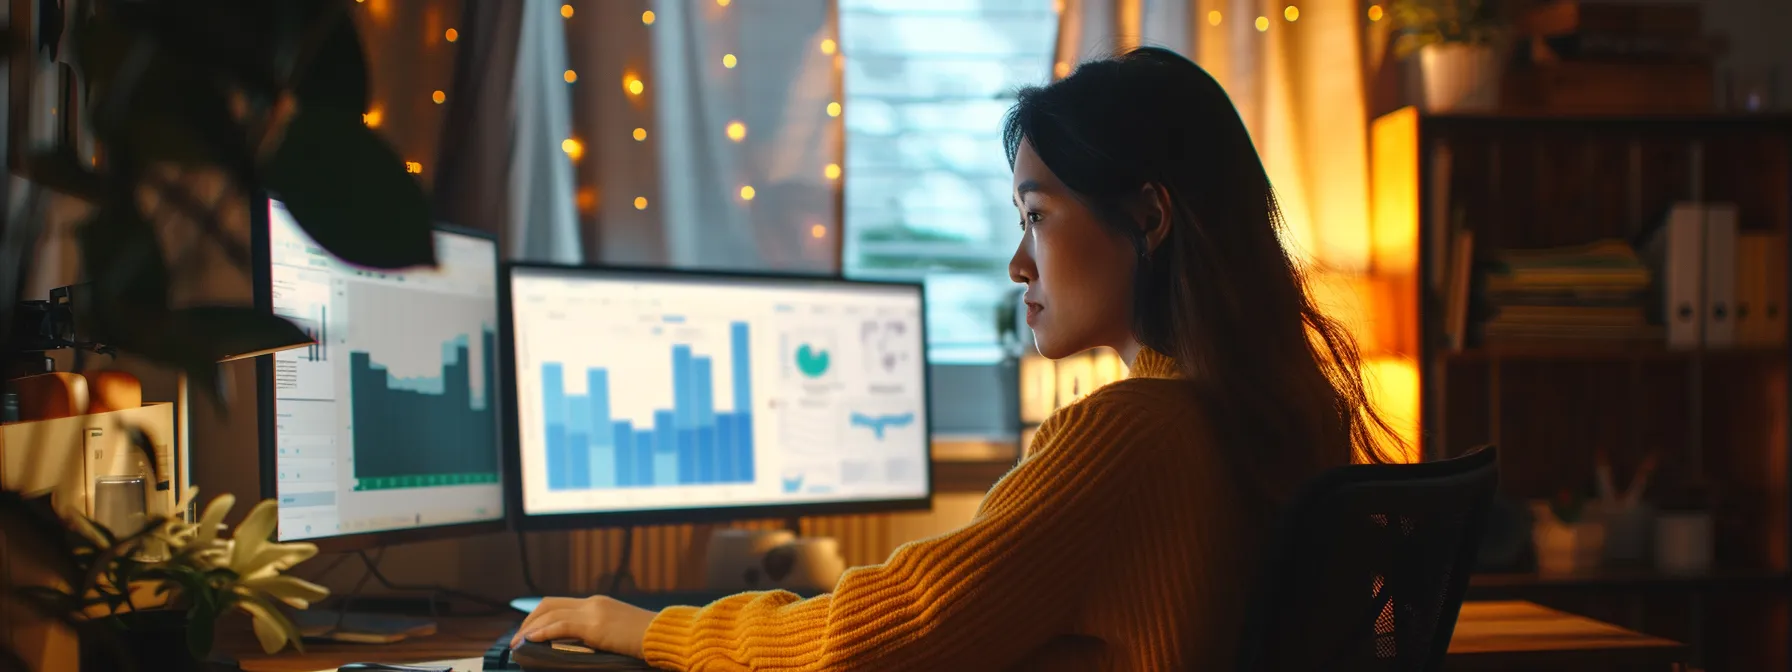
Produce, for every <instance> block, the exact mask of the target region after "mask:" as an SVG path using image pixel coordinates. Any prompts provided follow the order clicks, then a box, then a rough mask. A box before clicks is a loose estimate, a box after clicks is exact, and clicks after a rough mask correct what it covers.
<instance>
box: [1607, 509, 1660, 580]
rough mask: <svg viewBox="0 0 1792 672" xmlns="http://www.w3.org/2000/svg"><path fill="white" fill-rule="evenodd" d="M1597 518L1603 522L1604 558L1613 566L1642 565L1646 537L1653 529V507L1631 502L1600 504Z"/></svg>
mask: <svg viewBox="0 0 1792 672" xmlns="http://www.w3.org/2000/svg"><path fill="white" fill-rule="evenodd" d="M1597 514H1598V518H1599V519H1600V520H1602V521H1604V523H1605V560H1606V562H1607V563H1609V564H1611V565H1616V566H1624V565H1642V564H1645V563H1647V562H1648V561H1649V551H1650V550H1651V548H1652V546H1651V544H1650V537H1652V536H1654V535H1653V532H1654V531H1655V509H1654V507H1651V506H1649V505H1648V504H1643V503H1640V502H1639V503H1635V504H1630V505H1617V506H1606V507H1602V508H1601V509H1600V510H1599V511H1597Z"/></svg>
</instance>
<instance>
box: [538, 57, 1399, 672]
mask: <svg viewBox="0 0 1792 672" xmlns="http://www.w3.org/2000/svg"><path fill="white" fill-rule="evenodd" d="M1004 135H1005V140H1006V143H1007V149H1008V157H1009V161H1010V164H1011V165H1012V166H1013V169H1014V203H1015V207H1016V208H1017V209H1018V211H1019V217H1018V220H1019V224H1020V231H1021V242H1020V246H1019V248H1018V249H1017V250H1015V253H1014V257H1013V259H1012V260H1011V261H1010V262H1009V266H1008V269H1009V274H1010V275H1011V276H1012V277H1013V279H1014V281H1015V282H1018V283H1023V284H1025V285H1026V287H1027V291H1026V295H1025V301H1026V305H1027V323H1028V324H1029V325H1031V326H1032V328H1033V333H1034V339H1035V343H1036V344H1037V345H1038V348H1039V351H1040V352H1041V353H1042V354H1044V355H1045V356H1047V357H1053V358H1059V357H1065V356H1068V355H1072V354H1075V353H1078V352H1081V351H1084V350H1087V349H1089V348H1094V347H1100V346H1106V347H1110V348H1113V349H1115V350H1116V351H1118V352H1119V353H1120V355H1121V356H1122V357H1123V358H1125V360H1126V361H1127V363H1128V365H1129V366H1130V367H1131V376H1130V377H1129V378H1128V379H1127V380H1125V381H1122V382H1118V383H1114V384H1112V385H1109V386H1107V387H1104V388H1102V389H1100V390H1098V391H1096V392H1094V393H1093V394H1091V395H1089V396H1088V397H1087V398H1085V399H1084V400H1082V401H1080V402H1078V403H1076V404H1072V405H1070V406H1069V407H1067V408H1065V409H1063V410H1061V411H1059V412H1058V413H1057V414H1055V415H1054V416H1053V417H1052V418H1051V419H1050V420H1049V421H1047V422H1046V423H1045V425H1044V426H1042V427H1041V428H1040V429H1039V431H1038V433H1037V434H1036V436H1035V438H1034V442H1033V444H1032V446H1031V448H1030V450H1029V451H1028V454H1027V456H1026V457H1025V458H1024V459H1023V460H1022V461H1021V463H1020V464H1019V465H1018V466H1016V467H1015V468H1014V470H1013V471H1011V472H1010V473H1009V474H1008V475H1007V476H1006V477H1004V478H1003V479H1002V481H1001V482H999V483H997V484H996V486H995V487H994V488H993V489H991V490H990V492H989V495H988V496H987V498H986V499H985V501H984V503H983V506H982V508H981V509H980V510H979V511H978V513H977V515H976V517H975V518H974V519H973V520H972V521H971V523H970V524H968V525H967V526H965V527H964V528H962V529H959V530H957V531H954V532H952V533H949V534H946V535H944V536H940V537H936V538H932V539H926V540H922V541H918V542H914V543H911V544H908V545H905V546H903V547H902V548H901V549H898V550H897V551H896V552H895V553H894V554H893V555H892V556H891V557H890V559H889V560H888V561H887V562H886V563H885V564H882V565H877V566H872V567H861V568H856V569H854V570H851V571H849V572H847V573H846V574H845V575H844V576H842V577H841V579H840V582H839V584H838V585H837V586H836V588H835V590H834V592H833V593H832V594H831V595H824V596H821V597H817V598H814V599H809V600H800V599H798V598H797V597H796V596H794V595H791V594H789V593H784V592H770V593H746V594H742V595H736V596H733V597H729V598H726V599H723V600H720V601H718V602H716V603H714V604H711V605H709V606H707V607H703V608H695V607H675V608H672V609H667V610H665V611H664V612H661V613H658V614H654V613H651V612H647V611H643V610H640V609H636V608H634V607H631V606H628V605H625V604H622V603H620V602H617V601H614V600H611V599H608V598H603V597H596V598H590V599H586V600H570V599H559V600H548V601H546V602H543V603H542V605H541V606H540V608H538V609H536V611H535V613H533V614H531V615H530V616H529V618H528V619H527V620H526V621H524V623H523V626H522V627H521V628H520V629H519V631H518V632H519V633H520V635H519V637H518V638H517V640H516V643H520V642H521V641H522V640H524V639H528V640H534V641H541V640H551V639H561V638H577V639H580V640H583V641H585V642H586V643H587V644H590V645H593V646H596V647H600V648H603V649H606V650H611V651H617V652H621V653H628V654H633V655H637V656H642V657H645V658H646V659H647V660H648V661H649V662H650V663H653V664H655V665H656V666H660V667H665V668H670V669H711V670H739V669H757V670H771V669H791V670H824V669H826V670H832V669H875V670H886V669H887V670H930V669H974V670H986V669H1028V670H1033V669H1052V668H1066V669H1111V670H1146V669H1150V670H1170V669H1223V668H1225V667H1229V666H1230V664H1231V662H1230V661H1231V660H1232V658H1233V655H1234V653H1235V650H1236V648H1237V643H1236V642H1237V641H1238V635H1239V632H1238V624H1239V621H1240V616H1239V615H1240V614H1242V613H1243V612H1244V605H1245V600H1246V595H1247V593H1248V592H1249V591H1250V590H1251V584H1252V583H1253V578H1254V573H1253V571H1252V569H1253V564H1254V560H1255V558H1256V556H1257V547H1258V546H1259V545H1260V542H1261V540H1260V539H1259V531H1260V530H1262V529H1264V528H1265V527H1267V524H1268V523H1269V522H1270V519H1271V517H1272V516H1273V515H1274V511H1275V509H1276V505H1277V504H1278V503H1280V502H1283V501H1285V500H1286V499H1287V498H1288V497H1290V496H1291V495H1292V493H1293V490H1294V489H1295V488H1297V487H1298V486H1299V485H1300V484H1302V483H1303V482H1305V481H1306V480H1308V479H1310V478H1312V477H1314V476H1315V475H1317V474H1319V473H1320V472H1321V471H1323V470H1325V469H1328V468H1331V467H1336V466H1340V465H1344V464H1347V463H1350V462H1351V461H1352V458H1353V457H1356V458H1359V459H1362V460H1365V461H1376V462H1380V461H1385V460H1384V459H1383V457H1382V455H1383V454H1382V453H1381V452H1380V450H1379V449H1378V446H1379V445H1380V442H1381V440H1382V438H1383V437H1386V436H1389V434H1388V433H1387V427H1386V425H1385V424H1383V423H1382V422H1381V421H1380V420H1379V419H1378V418H1377V416H1376V415H1375V413H1374V412H1373V411H1372V410H1371V409H1370V408H1369V406H1368V404H1367V402H1366V400H1365V397H1364V391H1363V385H1362V381H1361V379H1360V377H1359V373H1358V361H1357V355H1356V351H1355V348H1354V346H1353V345H1352V343H1351V342H1350V340H1349V338H1348V337H1347V336H1346V335H1345V333H1344V332H1343V331H1342V330H1341V329H1340V328H1339V326H1338V325H1337V324H1336V323H1334V322H1332V321H1330V320H1328V319H1326V318H1325V317H1324V316H1323V315H1321V314H1320V313H1319V311H1318V310H1316V309H1315V308H1314V305H1313V302H1312V300H1311V299H1310V298H1308V296H1307V295H1306V293H1305V291H1304V289H1303V284H1302V282H1301V278H1300V275H1299V273H1298V271H1297V270H1296V268H1295V266H1294V265H1293V264H1292V263H1291V262H1290V260H1289V258H1288V255H1287V253H1286V252H1285V251H1284V250H1283V249H1282V245H1281V242H1280V240H1279V237H1278V228H1279V225H1280V215H1279V214H1278V211H1277V208H1276V202H1275V196H1274V195H1273V193H1272V192H1271V190H1270V185H1269V179H1268V177H1267V176H1266V175H1265V174H1264V171H1263V166H1262V164H1261V163H1260V162H1259V161H1258V158H1257V154H1256V150H1255V148H1253V147H1252V145H1251V140H1250V136H1249V134H1248V133H1247V132H1246V130H1245V127H1244V124H1243V123H1242V122H1241V121H1240V120H1239V117H1238V114H1237V112H1236V111H1235V110H1234V109H1233V108H1232V105H1231V102H1230V100H1229V99H1228V98H1227V97H1226V94H1225V92H1224V91H1223V90H1222V89H1221V88H1220V86H1219V84H1218V83H1216V82H1215V81H1214V80H1213V79H1212V78H1211V77H1209V76H1208V75H1207V73H1205V72H1204V71H1202V70H1201V69H1200V68H1199V67H1197V66H1196V65H1195V64H1193V63H1191V62H1189V61H1188V60H1186V59H1184V58H1182V57H1181V56H1178V55H1176V54H1174V53H1172V52H1169V51H1165V50H1161V49H1154V48H1145V49H1138V50H1135V51H1132V52H1130V53H1128V54H1126V55H1124V56H1120V57H1118V58H1114V59H1110V60H1103V61H1097V62H1092V63H1088V64H1085V65H1083V66H1082V67H1080V68H1079V69H1078V70H1077V71H1076V73H1075V74H1073V75H1071V76H1070V77H1068V78H1066V79H1064V80H1062V81H1059V82H1056V83H1054V84H1051V85H1050V86H1046V87H1043V88H1032V89H1028V90H1025V91H1023V92H1021V94H1020V100H1019V103H1018V104H1016V105H1015V107H1014V109H1013V110H1012V111H1011V112H1010V113H1009V115H1008V120H1007V129H1006V133H1005V134H1004Z"/></svg>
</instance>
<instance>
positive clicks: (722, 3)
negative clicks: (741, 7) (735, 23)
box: [716, 0, 730, 7]
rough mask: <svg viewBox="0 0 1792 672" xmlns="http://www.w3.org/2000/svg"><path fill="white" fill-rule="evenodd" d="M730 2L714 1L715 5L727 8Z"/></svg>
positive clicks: (723, 0) (727, 0)
mask: <svg viewBox="0 0 1792 672" xmlns="http://www.w3.org/2000/svg"><path fill="white" fill-rule="evenodd" d="M729 1H730V0H716V4H718V5H721V6H723V7H727V6H728V3H729Z"/></svg>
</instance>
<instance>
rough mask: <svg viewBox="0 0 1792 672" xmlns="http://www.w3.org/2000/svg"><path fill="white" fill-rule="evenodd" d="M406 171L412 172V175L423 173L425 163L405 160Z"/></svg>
mask: <svg viewBox="0 0 1792 672" xmlns="http://www.w3.org/2000/svg"><path fill="white" fill-rule="evenodd" d="M404 172H407V173H410V174H412V175H422V174H423V164H422V163H421V162H418V161H406V162H404Z"/></svg>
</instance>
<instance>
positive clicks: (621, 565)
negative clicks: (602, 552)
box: [608, 527, 636, 597]
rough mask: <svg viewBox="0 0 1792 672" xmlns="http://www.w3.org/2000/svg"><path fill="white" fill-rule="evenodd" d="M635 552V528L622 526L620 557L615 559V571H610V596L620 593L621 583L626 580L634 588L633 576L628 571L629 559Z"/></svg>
mask: <svg viewBox="0 0 1792 672" xmlns="http://www.w3.org/2000/svg"><path fill="white" fill-rule="evenodd" d="M634 554H635V528H634V527H625V528H622V557H621V558H618V559H617V560H616V571H613V572H610V592H609V593H608V594H609V595H611V596H612V597H614V596H617V595H621V594H622V584H623V582H624V581H626V582H628V585H629V588H631V589H632V588H635V587H636V584H635V577H634V575H633V574H630V573H629V564H630V563H629V560H630V559H631V558H632V556H634Z"/></svg>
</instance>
